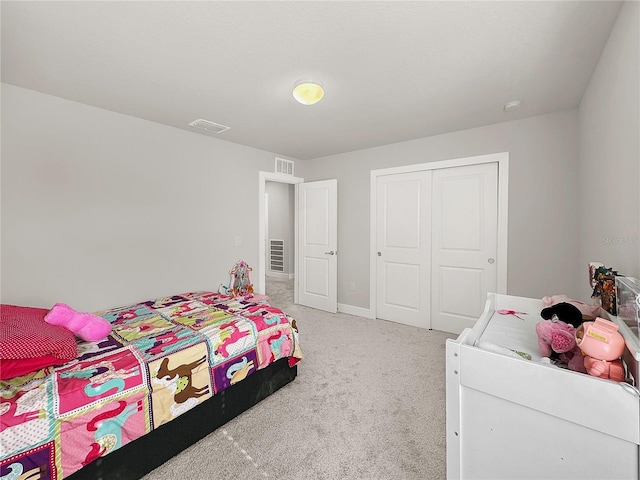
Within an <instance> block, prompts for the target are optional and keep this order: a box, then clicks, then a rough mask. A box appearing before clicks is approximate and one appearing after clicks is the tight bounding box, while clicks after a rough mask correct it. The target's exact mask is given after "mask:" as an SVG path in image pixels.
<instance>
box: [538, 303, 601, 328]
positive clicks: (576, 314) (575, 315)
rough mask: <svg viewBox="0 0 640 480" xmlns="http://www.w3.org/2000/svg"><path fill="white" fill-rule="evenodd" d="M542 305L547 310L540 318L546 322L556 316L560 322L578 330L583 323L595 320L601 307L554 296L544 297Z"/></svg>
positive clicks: (543, 310)
mask: <svg viewBox="0 0 640 480" xmlns="http://www.w3.org/2000/svg"><path fill="white" fill-rule="evenodd" d="M542 304H543V305H544V307H545V308H543V309H542V311H541V312H540V316H541V317H542V318H544V319H545V320H550V319H551V318H553V316H554V315H555V316H556V317H557V318H558V320H561V321H563V322H564V323H568V324H569V325H572V326H573V327H574V328H578V327H579V326H580V325H582V322H584V321H587V320H593V319H595V317H597V316H598V314H599V313H600V306H599V305H588V304H586V303H584V302H580V301H578V300H573V299H572V298H570V297H568V296H567V295H553V296H551V297H543V298H542Z"/></svg>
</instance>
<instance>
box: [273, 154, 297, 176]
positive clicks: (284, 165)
mask: <svg viewBox="0 0 640 480" xmlns="http://www.w3.org/2000/svg"><path fill="white" fill-rule="evenodd" d="M276 173H284V174H285V175H293V160H285V159H284V158H278V157H276Z"/></svg>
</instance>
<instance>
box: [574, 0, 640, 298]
mask: <svg viewBox="0 0 640 480" xmlns="http://www.w3.org/2000/svg"><path fill="white" fill-rule="evenodd" d="M639 30H640V3H638V2H627V3H625V4H624V6H623V7H622V10H621V11H620V14H619V16H618V19H617V21H616V23H615V25H614V28H613V30H612V32H611V36H610V37H609V40H608V42H607V45H606V47H605V49H604V51H603V52H602V55H601V57H600V61H599V63H598V66H597V67H596V69H595V71H594V73H593V75H592V77H591V81H590V83H589V86H588V87H587V90H586V92H585V94H584V96H583V98H582V102H581V104H580V170H579V174H580V175H579V176H580V249H579V261H580V265H581V267H583V270H584V272H583V274H584V276H585V278H587V270H586V268H587V267H586V265H587V262H589V261H599V262H602V263H604V264H605V265H607V266H609V267H612V268H615V269H617V270H618V271H619V272H620V273H622V274H624V275H627V276H632V277H636V278H640V113H639V111H640V33H639ZM581 287H586V286H585V285H581ZM583 290H585V289H584V288H583ZM586 292H587V293H588V289H587V290H586Z"/></svg>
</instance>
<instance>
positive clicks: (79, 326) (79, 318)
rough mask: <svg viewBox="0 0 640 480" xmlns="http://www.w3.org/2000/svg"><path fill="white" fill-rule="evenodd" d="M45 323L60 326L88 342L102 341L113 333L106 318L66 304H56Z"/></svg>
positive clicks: (47, 315)
mask: <svg viewBox="0 0 640 480" xmlns="http://www.w3.org/2000/svg"><path fill="white" fill-rule="evenodd" d="M44 321H45V322H47V323H49V324H51V325H60V326H61V327H64V328H66V329H67V330H70V331H71V332H72V333H73V334H74V335H75V336H76V337H80V338H81V339H82V340H85V341H87V342H95V341H97V340H102V339H103V338H105V337H106V336H107V335H109V332H111V324H110V323H109V322H108V321H106V320H105V319H104V318H102V317H99V316H98V315H94V314H93V313H86V312H78V311H77V310H74V309H73V308H71V307H70V306H69V305H66V304H64V303H56V304H55V305H54V306H53V308H52V309H51V310H49V313H47V314H46V315H45V317H44Z"/></svg>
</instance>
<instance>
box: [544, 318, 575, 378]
mask: <svg viewBox="0 0 640 480" xmlns="http://www.w3.org/2000/svg"><path fill="white" fill-rule="evenodd" d="M575 331H576V329H575V328H574V327H573V325H570V324H568V323H565V322H563V321H560V320H542V321H540V322H538V323H537V324H536V333H537V335H538V349H539V350H540V355H542V356H543V357H547V358H549V359H551V360H556V361H558V362H560V363H562V364H564V365H567V367H569V369H570V370H574V371H576V372H582V373H586V369H585V366H584V361H583V357H582V352H581V351H580V349H579V348H578V346H577V345H576V339H575Z"/></svg>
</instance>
